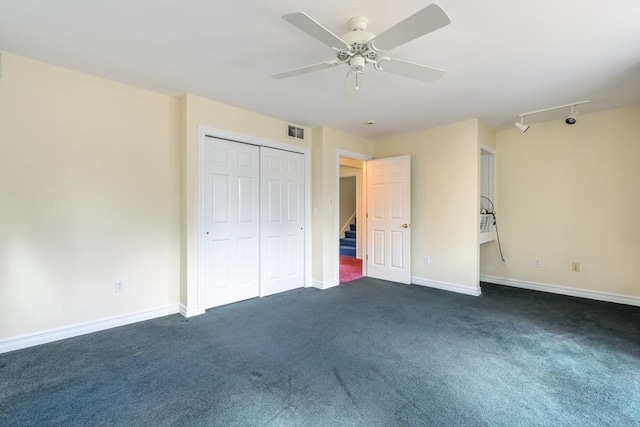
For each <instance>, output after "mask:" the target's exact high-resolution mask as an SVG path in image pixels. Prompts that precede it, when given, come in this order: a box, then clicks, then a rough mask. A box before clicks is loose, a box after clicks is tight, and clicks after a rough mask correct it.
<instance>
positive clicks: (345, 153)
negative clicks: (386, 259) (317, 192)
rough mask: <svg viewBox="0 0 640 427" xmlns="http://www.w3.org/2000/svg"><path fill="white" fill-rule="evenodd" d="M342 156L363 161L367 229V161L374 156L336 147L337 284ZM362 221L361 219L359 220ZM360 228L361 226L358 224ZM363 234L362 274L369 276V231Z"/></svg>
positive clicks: (335, 251) (335, 244)
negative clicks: (367, 261)
mask: <svg viewBox="0 0 640 427" xmlns="http://www.w3.org/2000/svg"><path fill="white" fill-rule="evenodd" d="M340 157H345V158H348V159H354V160H360V161H362V188H361V191H362V195H363V197H364V200H363V201H364V206H363V208H364V211H365V212H364V214H365V215H364V218H362V222H361V224H362V229H363V230H366V229H367V218H366V217H367V161H368V160H372V159H373V156H371V155H369V154H362V153H356V152H353V151H347V150H342V149H339V148H336V152H335V169H336V172H335V181H336V187H335V192H334V194H335V200H336V203H335V207H334V216H335V218H334V221H333V223H334V230H333V235H334V238H335V241H334V244H333V247H334V248H335V249H334V259H335V263H334V271H335V277H336V285H337V284H340ZM358 221H360V220H358ZM358 228H360V226H358ZM360 234H361V235H362V239H363V240H362V275H363V276H365V277H366V276H367V265H366V264H367V263H366V260H367V233H366V231H365V232H364V233H360Z"/></svg>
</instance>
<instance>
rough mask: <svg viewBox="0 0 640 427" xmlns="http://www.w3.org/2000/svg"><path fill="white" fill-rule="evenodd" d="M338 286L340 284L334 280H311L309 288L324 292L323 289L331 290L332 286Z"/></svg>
mask: <svg viewBox="0 0 640 427" xmlns="http://www.w3.org/2000/svg"><path fill="white" fill-rule="evenodd" d="M339 284H340V282H339V281H338V280H336V279H333V280H327V281H324V282H322V281H320V280H313V281H311V286H313V287H314V288H318V289H320V290H323V291H324V290H325V289H329V288H333V287H334V286H338V285H339Z"/></svg>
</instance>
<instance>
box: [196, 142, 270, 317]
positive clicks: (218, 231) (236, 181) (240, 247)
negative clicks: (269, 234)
mask: <svg viewBox="0 0 640 427" xmlns="http://www.w3.org/2000/svg"><path fill="white" fill-rule="evenodd" d="M203 149H204V150H203V151H204V152H203V155H204V163H203V176H202V185H203V187H204V194H203V200H202V202H203V203H204V209H203V213H204V218H203V224H202V225H203V230H202V232H203V233H204V236H203V257H202V258H201V260H202V263H203V266H202V270H201V272H202V274H203V276H204V277H203V280H204V283H205V292H206V302H207V303H206V308H211V307H217V306H220V305H223V304H229V303H232V302H236V301H241V300H244V299H248V298H254V297H257V296H258V294H259V289H260V282H259V280H260V274H259V266H260V259H259V249H260V246H259V243H260V234H259V232H260V228H259V227H260V215H259V212H260V210H259V209H260V199H259V197H260V193H259V191H260V185H259V180H260V174H259V167H260V163H259V162H260V150H259V148H258V147H256V146H253V145H248V144H241V143H237V142H230V141H225V140H222V139H216V138H206V140H205V141H204V146H203Z"/></svg>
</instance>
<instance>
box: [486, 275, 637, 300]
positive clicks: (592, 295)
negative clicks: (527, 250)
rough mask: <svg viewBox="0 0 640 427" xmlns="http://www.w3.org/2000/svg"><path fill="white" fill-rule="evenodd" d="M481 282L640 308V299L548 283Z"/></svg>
mask: <svg viewBox="0 0 640 427" xmlns="http://www.w3.org/2000/svg"><path fill="white" fill-rule="evenodd" d="M480 280H481V281H482V282H488V283H495V284H496V285H503V286H512V287H514V288H522V289H529V290H532V291H542V292H549V293H552V294H560V295H567V296H571V297H580V298H588V299H593V300H598V301H606V302H615V303H618V304H627V305H635V306H639V307H640V297H632V296H627V295H620V294H611V293H607V292H598V291H587V290H584V289H576V288H568V287H565V286H558V285H550V284H548V283H536V282H527V281H525V280H517V279H507V278H504V277H495V276H480Z"/></svg>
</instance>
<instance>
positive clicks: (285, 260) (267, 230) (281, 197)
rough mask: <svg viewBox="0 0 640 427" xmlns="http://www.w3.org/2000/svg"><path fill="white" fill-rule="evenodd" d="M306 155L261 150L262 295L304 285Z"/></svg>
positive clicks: (265, 148)
mask: <svg viewBox="0 0 640 427" xmlns="http://www.w3.org/2000/svg"><path fill="white" fill-rule="evenodd" d="M304 176H305V174H304V155H302V154H299V153H292V152H289V151H283V150H276V149H273V148H267V147H261V148H260V188H261V189H260V199H261V211H260V217H261V221H260V296H266V295H271V294H275V293H278V292H284V291H288V290H291V289H295V288H299V287H302V286H303V285H304V218H305V216H304Z"/></svg>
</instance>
